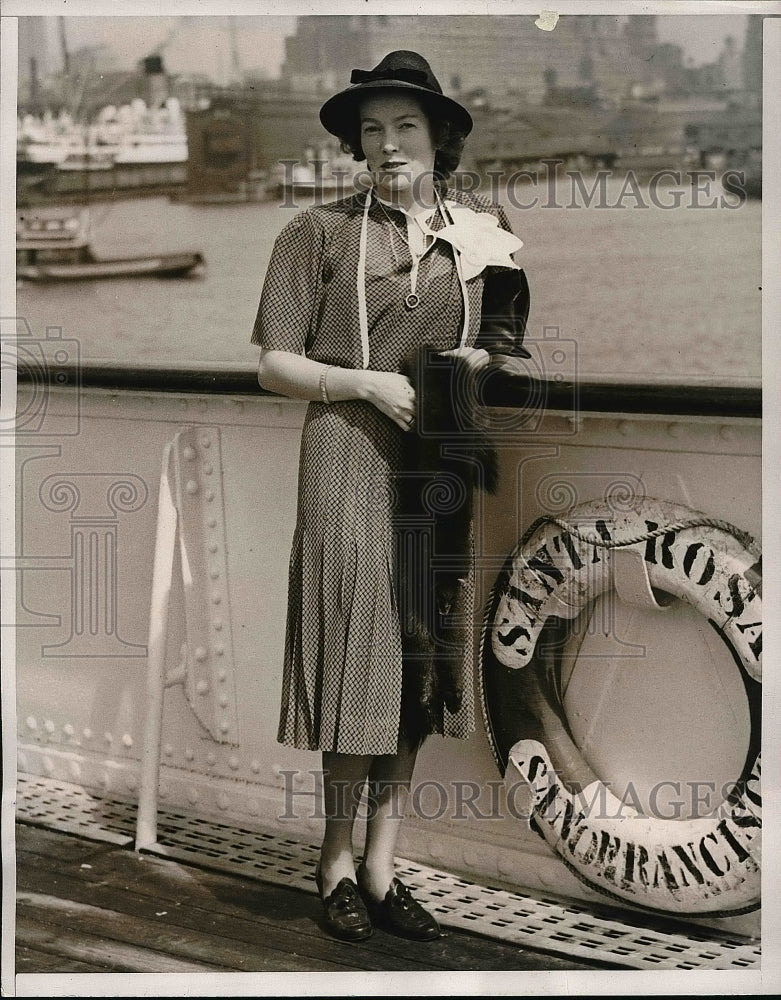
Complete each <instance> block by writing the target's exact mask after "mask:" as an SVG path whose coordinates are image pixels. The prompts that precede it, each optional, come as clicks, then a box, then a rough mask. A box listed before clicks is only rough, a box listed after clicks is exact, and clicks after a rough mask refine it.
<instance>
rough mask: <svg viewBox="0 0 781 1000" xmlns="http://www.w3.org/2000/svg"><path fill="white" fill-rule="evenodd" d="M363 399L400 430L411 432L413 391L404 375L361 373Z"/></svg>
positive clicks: (413, 409) (413, 421)
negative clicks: (388, 418)
mask: <svg viewBox="0 0 781 1000" xmlns="http://www.w3.org/2000/svg"><path fill="white" fill-rule="evenodd" d="M362 375H363V377H364V380H365V381H364V387H363V388H364V392H363V397H364V399H367V400H368V401H369V402H370V403H373V404H374V405H375V406H376V407H377V409H378V410H380V411H381V412H382V413H384V414H385V416H386V417H390V419H391V420H392V421H393V422H394V423H396V424H398V426H399V427H401V429H402V430H405V431H408V430H411V429H412V427H413V425H414V423H415V390H414V389H413V388H412V383H411V382H410V380H409V379H408V378H407V377H406V375H399V374H397V373H396V372H373V371H365V372H362Z"/></svg>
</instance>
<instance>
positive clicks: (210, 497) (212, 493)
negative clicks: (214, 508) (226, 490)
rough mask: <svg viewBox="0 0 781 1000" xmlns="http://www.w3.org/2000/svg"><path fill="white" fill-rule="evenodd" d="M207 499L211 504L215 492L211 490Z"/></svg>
mask: <svg viewBox="0 0 781 1000" xmlns="http://www.w3.org/2000/svg"><path fill="white" fill-rule="evenodd" d="M206 499H207V500H208V501H209V502H210V503H211V501H212V500H213V499H214V490H209V491H208V492H207V494H206Z"/></svg>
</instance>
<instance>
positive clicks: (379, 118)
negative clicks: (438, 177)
mask: <svg viewBox="0 0 781 1000" xmlns="http://www.w3.org/2000/svg"><path fill="white" fill-rule="evenodd" d="M360 119H361V146H362V147H363V151H364V153H365V154H366V164H367V166H368V168H369V170H370V171H371V173H372V176H373V177H374V183H375V185H376V187H377V191H378V194H379V195H380V197H382V198H386V199H387V200H389V201H398V202H400V203H401V204H402V205H404V206H405V207H409V205H410V204H411V203H412V202H413V201H421V200H424V201H425V200H428V198H427V193H429V192H430V191H431V190H432V182H433V170H434V156H435V154H436V150H435V149H434V145H433V142H432V138H431V127H430V125H429V121H428V118H427V117H426V115H425V114H424V112H423V109H422V108H421V106H420V104H419V103H418V101H417V100H416V99H415V98H414V97H412V96H408V95H406V94H404V93H400V92H397V93H385V94H380V95H378V96H377V97H368V98H367V99H366V100H365V101H363V102H362V103H361V109H360Z"/></svg>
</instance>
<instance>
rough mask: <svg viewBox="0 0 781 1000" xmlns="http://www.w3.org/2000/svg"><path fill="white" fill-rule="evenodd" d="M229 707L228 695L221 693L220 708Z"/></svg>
mask: <svg viewBox="0 0 781 1000" xmlns="http://www.w3.org/2000/svg"><path fill="white" fill-rule="evenodd" d="M227 707H228V697H227V695H224V694H221V695H220V708H227Z"/></svg>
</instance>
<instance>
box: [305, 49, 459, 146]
mask: <svg viewBox="0 0 781 1000" xmlns="http://www.w3.org/2000/svg"><path fill="white" fill-rule="evenodd" d="M350 83H351V84H352V86H350V87H348V88H347V89H346V90H342V91H340V92H339V93H338V94H334V96H333V97H329V99H328V100H327V101H326V102H325V104H324V105H323V106H322V108H320V121H321V122H322V123H323V126H324V127H325V128H326V129H327V130H328V131H329V132H330V133H331V134H332V135H339V134H344V127H345V123H346V122H347V121H348V120H349V118H350V117H351V116H353V115H355V114H356V112H357V109H358V104H359V103H360V101H361V100H362V99H363V98H364V97H367V96H370V95H371V94H372V93H375V92H378V91H383V90H403V91H409V92H410V93H411V94H420V95H421V96H422V97H425V103H426V105H427V106H428V107H430V108H431V109H432V111H433V112H434V113H435V114H437V115H440V116H441V117H442V118H443V119H447V120H448V121H450V122H452V123H453V125H454V126H455V127H456V128H457V129H459V131H462V132H463V133H464V134H465V135H468V134H469V133H470V132H471V131H472V116H471V115H470V114H469V112H468V111H467V110H466V108H463V107H462V106H461V105H460V104H459V103H458V102H457V101H454V100H452V99H451V98H449V97H445V95H444V94H443V93H442V88H441V87H440V85H439V81H438V80H437V78H436V77H435V76H434V74H433V73H432V72H431V67H430V66H429V64H428V63H427V62H426V60H425V59H424V58H423V56H421V55H418V53H417V52H407V51H405V50H403V49H402V50H399V51H397V52H389V53H388V55H387V56H385V58H384V59H383V60H382V61H381V62H380V63H378V65H377V66H375V67H374V69H369V70H365V69H354V70H353V72H352V76H351V77H350Z"/></svg>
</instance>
